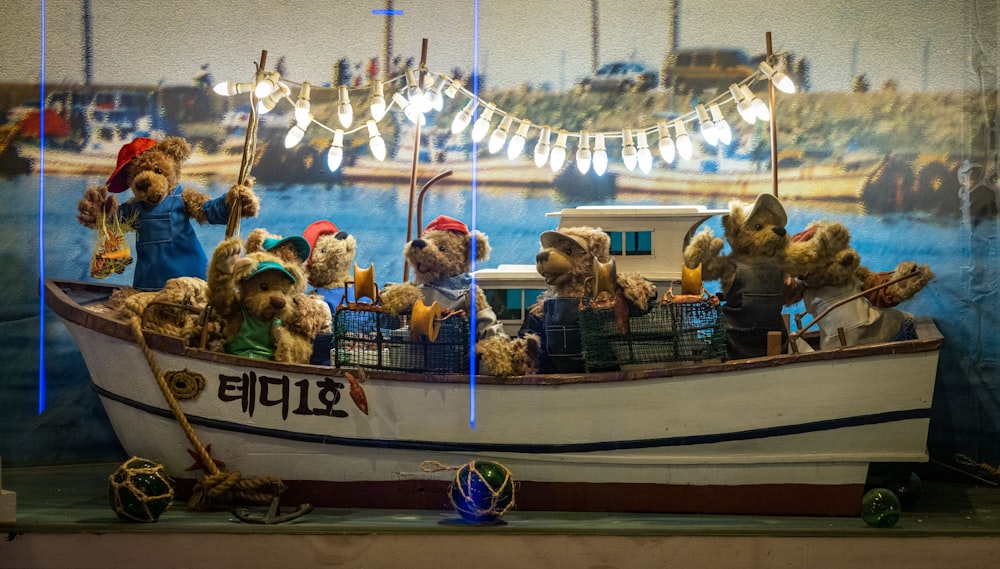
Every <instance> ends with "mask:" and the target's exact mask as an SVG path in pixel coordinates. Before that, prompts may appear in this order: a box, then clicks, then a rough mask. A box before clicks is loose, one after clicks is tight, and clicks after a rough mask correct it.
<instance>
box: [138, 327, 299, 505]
mask: <svg viewBox="0 0 1000 569" xmlns="http://www.w3.org/2000/svg"><path fill="white" fill-rule="evenodd" d="M129 324H130V325H131V328H132V334H133V335H134V336H135V341H136V343H137V344H138V345H139V348H140V349H141V350H142V355H143V356H145V358H146V363H147V364H148V365H149V370H150V371H151V372H153V377H155V378H156V384H157V385H158V386H159V388H160V393H162V394H163V398H164V399H165V400H166V402H167V405H168V406H170V411H171V412H172V413H173V415H174V418H175V419H177V423H178V424H179V425H180V426H181V429H182V430H183V431H184V435H185V436H187V439H188V442H190V443H191V446H192V447H194V449H195V452H197V453H198V460H199V461H200V462H201V465H202V467H203V468H204V470H205V475H204V476H202V478H201V480H199V481H198V483H196V484H195V486H194V490H193V491H192V493H191V499H190V500H189V501H188V508H190V509H192V510H196V511H204V510H207V509H209V508H210V507H211V506H212V503H213V501H214V500H216V499H218V498H221V497H227V496H231V497H233V498H237V499H240V500H245V501H248V502H251V503H254V504H267V503H268V502H270V501H271V499H272V497H273V495H274V493H273V492H272V491H271V489H273V488H275V487H276V486H278V487H282V486H284V485H283V484H282V482H281V480H280V479H278V478H275V477H273V476H264V477H258V478H252V479H243V478H242V477H241V476H240V473H239V472H237V471H233V472H225V471H223V470H221V469H220V468H219V467H218V465H217V464H216V463H215V461H214V460H212V456H211V455H210V454H209V453H208V450H207V449H206V448H205V447H204V445H202V444H201V441H199V440H198V435H197V434H196V433H195V432H194V428H193V427H192V426H191V423H190V422H189V421H188V420H187V416H186V415H185V414H184V410H183V409H181V407H180V404H179V403H178V402H177V398H176V397H175V396H174V394H173V391H171V389H170V386H169V385H168V384H167V381H166V379H165V378H164V374H163V372H162V370H161V369H160V366H159V364H158V363H157V362H156V357H155V355H154V354H153V350H151V349H150V348H149V345H148V344H147V343H146V336H145V335H144V334H143V332H142V320H141V319H140V318H137V317H132V318H130V319H129Z"/></svg>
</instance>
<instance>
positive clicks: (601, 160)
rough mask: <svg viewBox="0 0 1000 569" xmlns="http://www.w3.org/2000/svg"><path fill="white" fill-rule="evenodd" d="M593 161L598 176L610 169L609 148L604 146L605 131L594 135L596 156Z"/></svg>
mask: <svg viewBox="0 0 1000 569" xmlns="http://www.w3.org/2000/svg"><path fill="white" fill-rule="evenodd" d="M591 163H592V164H593V166H594V173H595V174H597V175H598V176H603V175H604V173H605V172H607V171H608V149H607V148H606V147H605V146H604V133H603V132H599V133H597V134H595V135H594V157H593V159H592V160H591Z"/></svg>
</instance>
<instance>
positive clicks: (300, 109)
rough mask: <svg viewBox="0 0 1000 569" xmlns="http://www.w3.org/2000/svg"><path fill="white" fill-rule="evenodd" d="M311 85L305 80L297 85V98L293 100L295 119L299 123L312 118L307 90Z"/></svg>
mask: <svg viewBox="0 0 1000 569" xmlns="http://www.w3.org/2000/svg"><path fill="white" fill-rule="evenodd" d="M310 89H311V85H310V84H309V83H308V82H306V83H303V84H302V86H301V87H299V98H298V100H297V101H295V121H296V122H299V123H303V122H307V121H311V120H312V115H311V114H310V110H311V109H310V108H309V90H310Z"/></svg>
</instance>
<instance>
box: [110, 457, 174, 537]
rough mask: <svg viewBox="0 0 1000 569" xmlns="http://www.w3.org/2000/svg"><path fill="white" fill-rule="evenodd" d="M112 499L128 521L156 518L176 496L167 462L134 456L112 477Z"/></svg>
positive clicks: (115, 509)
mask: <svg viewBox="0 0 1000 569" xmlns="http://www.w3.org/2000/svg"><path fill="white" fill-rule="evenodd" d="M108 482H109V484H108V502H109V503H110V505H111V509H112V510H114V511H115V514H117V515H118V518H119V519H121V520H123V521H127V522H147V523H148V522H155V521H156V520H157V519H159V517H160V514H162V513H163V512H165V511H166V510H167V508H168V507H170V503H171V502H173V500H174V486H173V483H172V481H171V480H170V477H169V476H167V475H166V474H165V473H164V472H163V465H160V464H157V463H155V462H153V461H151V460H146V459H145V458H139V457H137V456H133V457H132V458H130V459H128V460H127V461H125V462H124V463H123V464H122V465H121V466H119V467H118V470H116V471H115V473H114V474H112V475H111V476H110V477H109V478H108Z"/></svg>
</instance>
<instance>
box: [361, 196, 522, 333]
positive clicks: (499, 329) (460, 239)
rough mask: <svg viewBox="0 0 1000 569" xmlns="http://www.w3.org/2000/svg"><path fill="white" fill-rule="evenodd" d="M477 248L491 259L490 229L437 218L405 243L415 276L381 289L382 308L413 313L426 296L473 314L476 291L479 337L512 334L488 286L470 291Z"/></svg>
mask: <svg viewBox="0 0 1000 569" xmlns="http://www.w3.org/2000/svg"><path fill="white" fill-rule="evenodd" d="M473 247H474V248H475V258H476V261H477V262H482V261H485V260H486V259H487V258H489V254H490V243H489V238H488V237H487V236H486V234H484V233H482V232H480V231H475V232H474V233H470V232H469V228H468V227H467V226H466V225H465V224H464V223H462V222H461V221H458V220H457V219H454V218H451V217H447V216H444V215H442V216H439V217H437V218H435V219H434V220H433V221H431V222H430V223H428V224H427V227H425V228H424V231H423V233H422V234H421V235H420V237H418V238H417V239H414V240H413V241H410V242H409V243H407V244H406V246H405V247H404V248H403V256H404V257H405V258H406V261H407V262H408V263H409V265H410V267H411V268H412V269H413V272H414V281H413V282H405V283H399V284H394V285H390V286H387V287H386V289H385V290H384V291H382V293H381V297H382V309H383V310H384V311H385V312H386V313H387V314H390V315H393V316H396V315H399V314H403V313H405V312H410V311H411V310H412V308H413V305H414V304H416V302H417V300H422V301H423V302H424V304H426V305H428V306H430V305H431V304H432V303H434V302H437V303H438V304H439V305H440V306H441V308H442V309H447V310H464V311H465V312H466V314H470V315H471V314H472V313H473V309H472V298H473V294H474V295H475V316H474V318H475V321H476V338H477V339H480V340H481V339H485V338H490V337H496V336H500V337H506V333H505V332H504V330H503V324H501V323H500V322H499V320H497V316H496V313H494V312H493V308H492V307H491V306H490V304H489V302H487V301H486V295H485V294H483V291H482V289H481V288H479V287H478V286H477V287H476V289H475V292H474V293H473V294H470V291H471V288H472V279H471V276H470V274H469V271H470V270H471V269H472V255H473Z"/></svg>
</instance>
